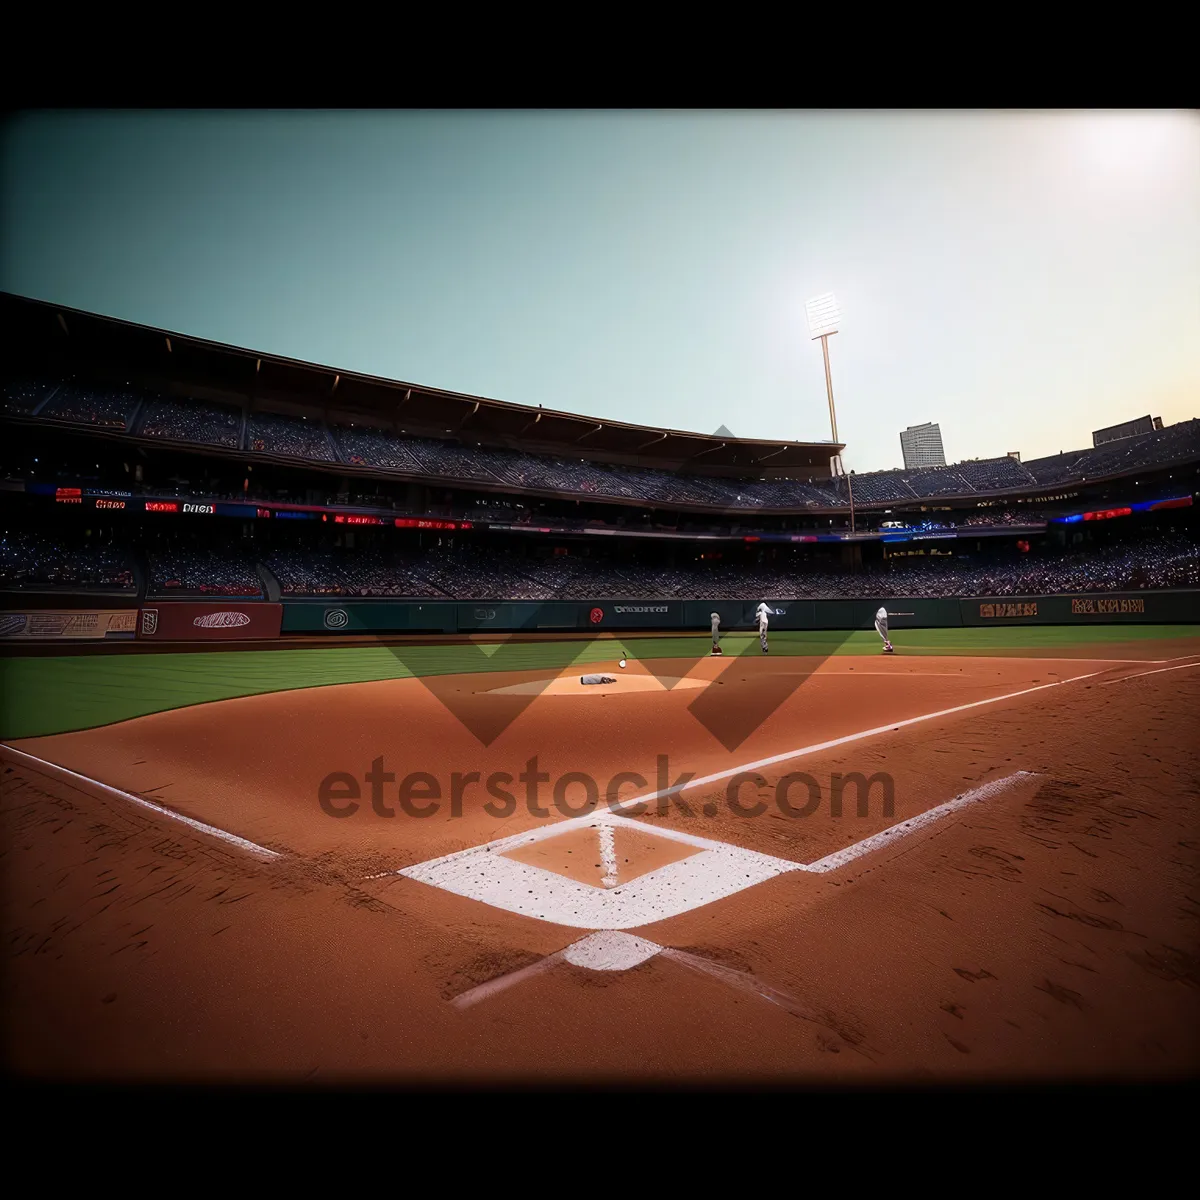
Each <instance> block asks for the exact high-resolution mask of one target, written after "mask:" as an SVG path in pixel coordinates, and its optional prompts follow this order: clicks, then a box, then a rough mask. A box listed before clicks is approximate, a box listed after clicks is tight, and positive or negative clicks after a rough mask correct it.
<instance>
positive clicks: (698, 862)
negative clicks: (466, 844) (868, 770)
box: [377, 771, 1035, 930]
mask: <svg viewBox="0 0 1200 1200" xmlns="http://www.w3.org/2000/svg"><path fill="white" fill-rule="evenodd" d="M1034 774H1035V773H1034V772H1030V771H1015V772H1013V773H1012V774H1010V775H1005V776H1003V777H1002V778H1000V779H994V780H991V781H990V782H988V783H985V784H982V785H980V786H979V787H976V788H972V789H971V790H970V791H967V792H963V793H962V794H961V795H959V796H956V797H955V798H954V799H953V800H949V801H947V802H946V803H944V804H939V805H938V806H937V807H936V808H931V809H929V810H928V811H927V812H924V813H920V814H919V815H918V816H915V817H910V818H909V819H908V820H905V821H901V822H899V823H897V824H896V825H893V826H891V827H890V828H888V829H885V830H883V831H882V832H880V833H877V834H874V835H872V836H871V837H867V838H864V839H862V840H861V841H859V842H855V843H854V844H853V845H851V846H847V847H845V848H844V849H842V850H838V851H836V852H835V853H833V854H829V855H826V856H825V857H824V858H821V859H818V860H817V861H816V862H813V863H797V862H792V861H790V860H788V859H783V858H776V857H774V856H772V855H768V854H760V853H758V852H757V851H754V850H746V849H742V848H741V847H738V846H733V845H730V844H728V843H726V842H718V841H714V840H712V839H709V838H703V837H699V836H698V835H696V834H692V833H686V832H684V831H682V830H679V829H671V828H660V827H648V826H646V825H643V824H641V823H640V822H638V821H636V820H633V819H631V818H629V817H621V816H617V815H614V814H611V813H605V814H598V815H596V816H594V817H593V818H591V819H590V820H589V821H588V822H587V824H588V825H589V826H590V827H592V828H595V829H596V830H597V832H598V835H599V834H601V833H602V832H603V831H605V830H609V831H611V830H612V829H614V828H616V829H628V830H633V831H637V832H638V833H640V834H642V835H643V836H649V837H661V838H664V839H666V840H668V841H674V842H680V843H682V844H684V845H688V846H691V847H693V848H694V849H696V850H699V851H700V853H699V854H693V855H691V856H689V857H687V858H684V859H682V860H679V861H676V862H673V863H668V864H667V865H665V866H662V867H659V868H657V869H656V870H653V871H648V872H646V873H645V874H644V875H640V876H638V877H636V878H634V879H631V880H630V881H629V882H628V883H623V884H618V885H617V886H613V887H595V886H593V885H591V884H587V883H581V882H579V881H576V880H572V879H569V878H567V877H565V876H563V875H560V874H559V873H557V872H555V871H550V870H547V869H545V868H544V867H538V866H534V865H532V864H529V863H523V862H520V861H518V860H517V859H514V858H509V857H507V855H506V853H505V852H506V851H508V850H512V849H517V848H519V847H523V846H528V845H531V844H534V843H536V842H540V841H544V840H546V839H548V838H553V837H558V836H560V835H562V834H564V833H568V832H571V831H573V830H575V829H577V828H578V827H579V824H580V822H579V820H578V819H572V820H569V821H559V822H557V823H556V824H554V825H551V826H548V827H546V828H543V829H535V830H530V831H528V832H525V833H520V834H514V835H513V836H511V837H508V838H503V839H501V840H499V841H497V842H492V843H489V844H487V845H483V846H474V847H471V848H470V849H468V850H461V851H458V852H457V853H455V854H449V855H445V856H443V857H441V858H436V859H431V860H430V861H428V862H425V863H418V864H417V865H415V866H412V867H403V868H401V869H399V870H396V871H392V872H387V873H386V874H387V875H389V876H397V875H399V876H402V877H404V878H407V879H412V880H414V881H415V882H418V883H423V884H426V885H428V886H430V887H435V888H438V889H440V890H442V891H446V892H450V893H452V894H454V895H458V896H462V897H464V898H466V899H469V900H477V901H479V902H481V903H484V904H488V905H490V906H491V907H493V908H498V909H501V910H503V911H505V912H511V913H514V914H516V915H518V916H525V917H533V918H535V919H537V920H541V921H547V922H549V923H551V924H556V925H564V926H567V927H568V928H575V929H591V930H624V929H637V928H641V927H643V926H646V925H652V924H655V923H657V922H659V921H664V920H667V919H668V918H670V917H675V916H680V915H682V914H683V913H686V912H691V911H693V910H695V909H697V908H702V907H704V906H705V905H708V904H712V903H714V902H715V901H717V900H722V899H725V898H727V897H729V896H733V895H736V894H737V893H738V892H742V891H745V890H746V889H747V888H750V887H754V886H756V885H757V884H759V883H764V882H765V881H766V880H768V879H772V878H774V877H776V876H779V875H783V874H787V873H789V872H793V871H799V872H804V873H808V874H815V875H823V874H827V873H829V872H831V871H836V870H838V869H840V868H842V867H844V866H846V865H848V864H849V863H851V862H853V861H854V860H856V859H858V858H861V857H863V856H864V855H867V854H871V853H874V852H876V851H879V850H882V849H884V848H885V847H888V846H892V845H896V844H897V843H899V842H900V841H901V840H902V839H904V838H906V837H908V836H910V835H911V834H914V833H916V832H918V831H919V830H922V829H925V828H927V827H928V826H930V825H932V824H934V823H935V822H937V821H940V820H941V819H942V818H944V817H946V816H949V815H950V814H951V813H954V812H957V811H958V810H960V809H962V808H966V807H967V806H968V805H971V804H976V803H980V802H982V801H985V800H989V799H991V798H992V797H993V796H996V795H998V794H999V793H1000V792H1002V791H1005V790H1006V789H1008V788H1010V787H1012V786H1013V785H1014V784H1016V783H1018V782H1019V781H1021V780H1024V779H1029V778H1032V777H1033V776H1034ZM609 874H610V872H609V871H608V870H607V869H606V872H605V875H606V880H607V877H608V876H609ZM381 877H382V876H377V878H381Z"/></svg>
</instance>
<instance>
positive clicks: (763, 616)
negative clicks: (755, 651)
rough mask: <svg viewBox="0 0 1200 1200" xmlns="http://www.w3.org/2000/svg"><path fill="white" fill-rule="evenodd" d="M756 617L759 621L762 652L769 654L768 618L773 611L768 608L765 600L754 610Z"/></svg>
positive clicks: (759, 639) (759, 640)
mask: <svg viewBox="0 0 1200 1200" xmlns="http://www.w3.org/2000/svg"><path fill="white" fill-rule="evenodd" d="M754 615H755V617H756V618H757V619H758V644H759V645H760V646H762V652H763V653H764V654H767V653H769V650H768V647H767V618H768V617H769V616H770V615H771V610H770V609H769V608H768V607H767V602H766V601H765V600H764V601H763V602H762V603H761V604H760V605H759V606H758V608H756V609H755V610H754Z"/></svg>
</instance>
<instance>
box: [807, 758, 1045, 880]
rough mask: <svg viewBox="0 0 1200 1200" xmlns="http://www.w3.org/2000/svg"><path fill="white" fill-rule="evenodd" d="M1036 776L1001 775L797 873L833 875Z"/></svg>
mask: <svg viewBox="0 0 1200 1200" xmlns="http://www.w3.org/2000/svg"><path fill="white" fill-rule="evenodd" d="M1036 774H1037V772H1035V771H1014V772H1013V773H1012V774H1011V775H1005V776H1004V778H1003V779H993V780H992V781H991V783H985V784H983V785H981V786H980V787H977V788H972V789H971V790H970V791H969V792H963V793H962V795H960V796H955V797H954V799H953V800H947V801H946V803H945V804H939V805H938V806H937V808H931V809H929V810H928V811H926V812H923V813H919V814H918V815H917V816H915V817H912V818H911V819H910V820H907V821H901V822H900V824H899V825H892V826H891V827H890V828H888V829H885V830H883V831H882V832H881V833H877V834H875V835H874V836H873V837H869V838H863V840H862V841H861V842H855V843H854V844H853V845H852V846H847V847H846V848H845V849H844V850H837V851H835V852H834V853H833V854H827V855H826V856H825V857H824V858H819V859H817V861H816V862H814V863H808V864H807V865H806V866H803V867H801V868H800V870H802V871H814V872H816V873H817V874H819V875H824V874H825V872H826V871H836V870H837V869H838V867H844V866H845V865H846V864H847V863H849V862H853V861H854V860H855V859H856V858H861V857H862V856H863V855H864V854H870V853H871V851H873V850H878V849H880V847H882V846H887V845H890V844H892V842H893V841H894V840H895V839H898V838H902V837H907V836H908V834H910V833H916V831H917V830H918V829H921V828H923V827H924V826H926V825H931V824H933V822H934V821H940V820H941V819H942V817H946V816H949V815H950V814H951V813H952V812H954V811H956V810H957V809H960V808H965V807H966V806H967V805H968V804H977V803H978V802H979V801H980V800H990V799H991V798H992V797H993V796H994V795H996V794H997V793H998V792H1002V791H1004V790H1005V789H1006V788H1009V787H1011V786H1012V785H1013V784H1014V783H1016V781H1017V780H1018V779H1032V778H1034V777H1035V776H1036Z"/></svg>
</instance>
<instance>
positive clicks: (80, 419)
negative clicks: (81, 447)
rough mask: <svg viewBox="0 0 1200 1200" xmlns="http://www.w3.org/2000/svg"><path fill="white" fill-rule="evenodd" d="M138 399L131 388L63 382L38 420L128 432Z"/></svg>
mask: <svg viewBox="0 0 1200 1200" xmlns="http://www.w3.org/2000/svg"><path fill="white" fill-rule="evenodd" d="M138 400H139V396H138V395H137V393H136V392H135V391H134V390H133V389H132V388H119V387H118V388H113V387H101V386H98V385H94V384H87V383H75V382H71V383H65V384H63V385H62V387H60V388H59V389H58V390H57V391H56V392H55V393H54V395H53V396H51V397H50V399H49V400H48V401H47V402H46V406H45V408H43V409H42V411H41V412H40V413H39V414H38V415H39V417H43V418H47V419H52V420H56V421H72V422H74V423H75V424H79V425H99V426H102V427H104V428H110V429H128V428H129V425H130V420H131V418H132V416H133V413H134V410H135V409H136V408H137V406H138Z"/></svg>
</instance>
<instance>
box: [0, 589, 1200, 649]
mask: <svg viewBox="0 0 1200 1200" xmlns="http://www.w3.org/2000/svg"><path fill="white" fill-rule="evenodd" d="M767 604H768V605H770V607H771V608H772V610H773V615H772V617H771V629H772V630H773V631H776V632H779V631H782V630H789V629H795V630H818V629H829V630H835V629H836V630H848V629H870V628H872V627H873V625H874V621H875V612H876V610H877V609H878V608H879V607H880V605H881V604H882V605H883V606H884V607H885V608H886V609H887V610H888V617H889V625H890V627H891V628H892V629H898V630H899V629H948V628H961V627H973V626H986V625H1109V624H1150V625H1180V624H1200V589H1197V590H1190V591H1171V592H1150V591H1144V592H1121V593H1091V594H1088V595H1076V596H1003V597H986V596H985V597H975V598H972V599H961V598H956V599H938V600H924V599H904V598H899V599H887V598H882V599H878V600H787V599H782V600H781V599H771V598H768V599H767ZM757 607H758V602H757V601H754V600H720V599H716V600H645V599H637V598H628V599H615V600H614V599H604V600H547V601H536V600H496V601H492V600H479V601H471V602H456V601H453V600H344V601H340V600H288V601H285V602H283V603H282V604H277V603H270V602H265V601H252V600H244V601H238V600H233V601H229V600H226V601H203V600H189V601H161V602H151V603H147V604H144V605H142V606H141V608H140V609H139V608H129V609H121V610H114V609H103V610H101V609H94V610H90V611H89V610H84V609H70V610H67V609H59V610H51V609H42V608H38V607H24V608H19V609H18V608H14V607H7V606H6V611H4V612H3V613H0V642H8V643H10V644H11V643H17V642H23V643H26V644H27V643H29V642H49V641H60V642H61V641H84V640H91V641H97V640H99V641H113V640H119V639H130V640H132V639H134V638H135V637H136V639H137V641H139V642H150V643H153V642H163V643H167V642H173V643H179V642H226V641H231V640H246V641H272V640H274V639H277V638H280V637H284V638H296V637H300V638H308V637H314V636H317V637H329V638H330V639H331V640H332V639H335V638H337V637H338V636H347V637H356V638H362V637H364V636H368V637H369V636H377V635H378V636H387V635H392V634H415V635H420V634H428V635H431V636H434V635H436V636H439V637H446V636H450V637H455V636H460V635H468V634H479V633H520V634H525V635H530V634H532V635H537V634H538V633H545V634H548V635H549V634H574V635H576V636H586V635H587V634H589V633H654V632H661V633H687V632H694V633H707V632H708V629H709V627H710V623H711V618H710V614H712V613H714V612H715V613H718V614H719V615H720V617H721V631H722V633H726V634H728V633H733V632H736V631H738V630H742V631H746V630H751V629H753V628H754V624H755V621H754V611H755V609H756V608H757Z"/></svg>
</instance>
